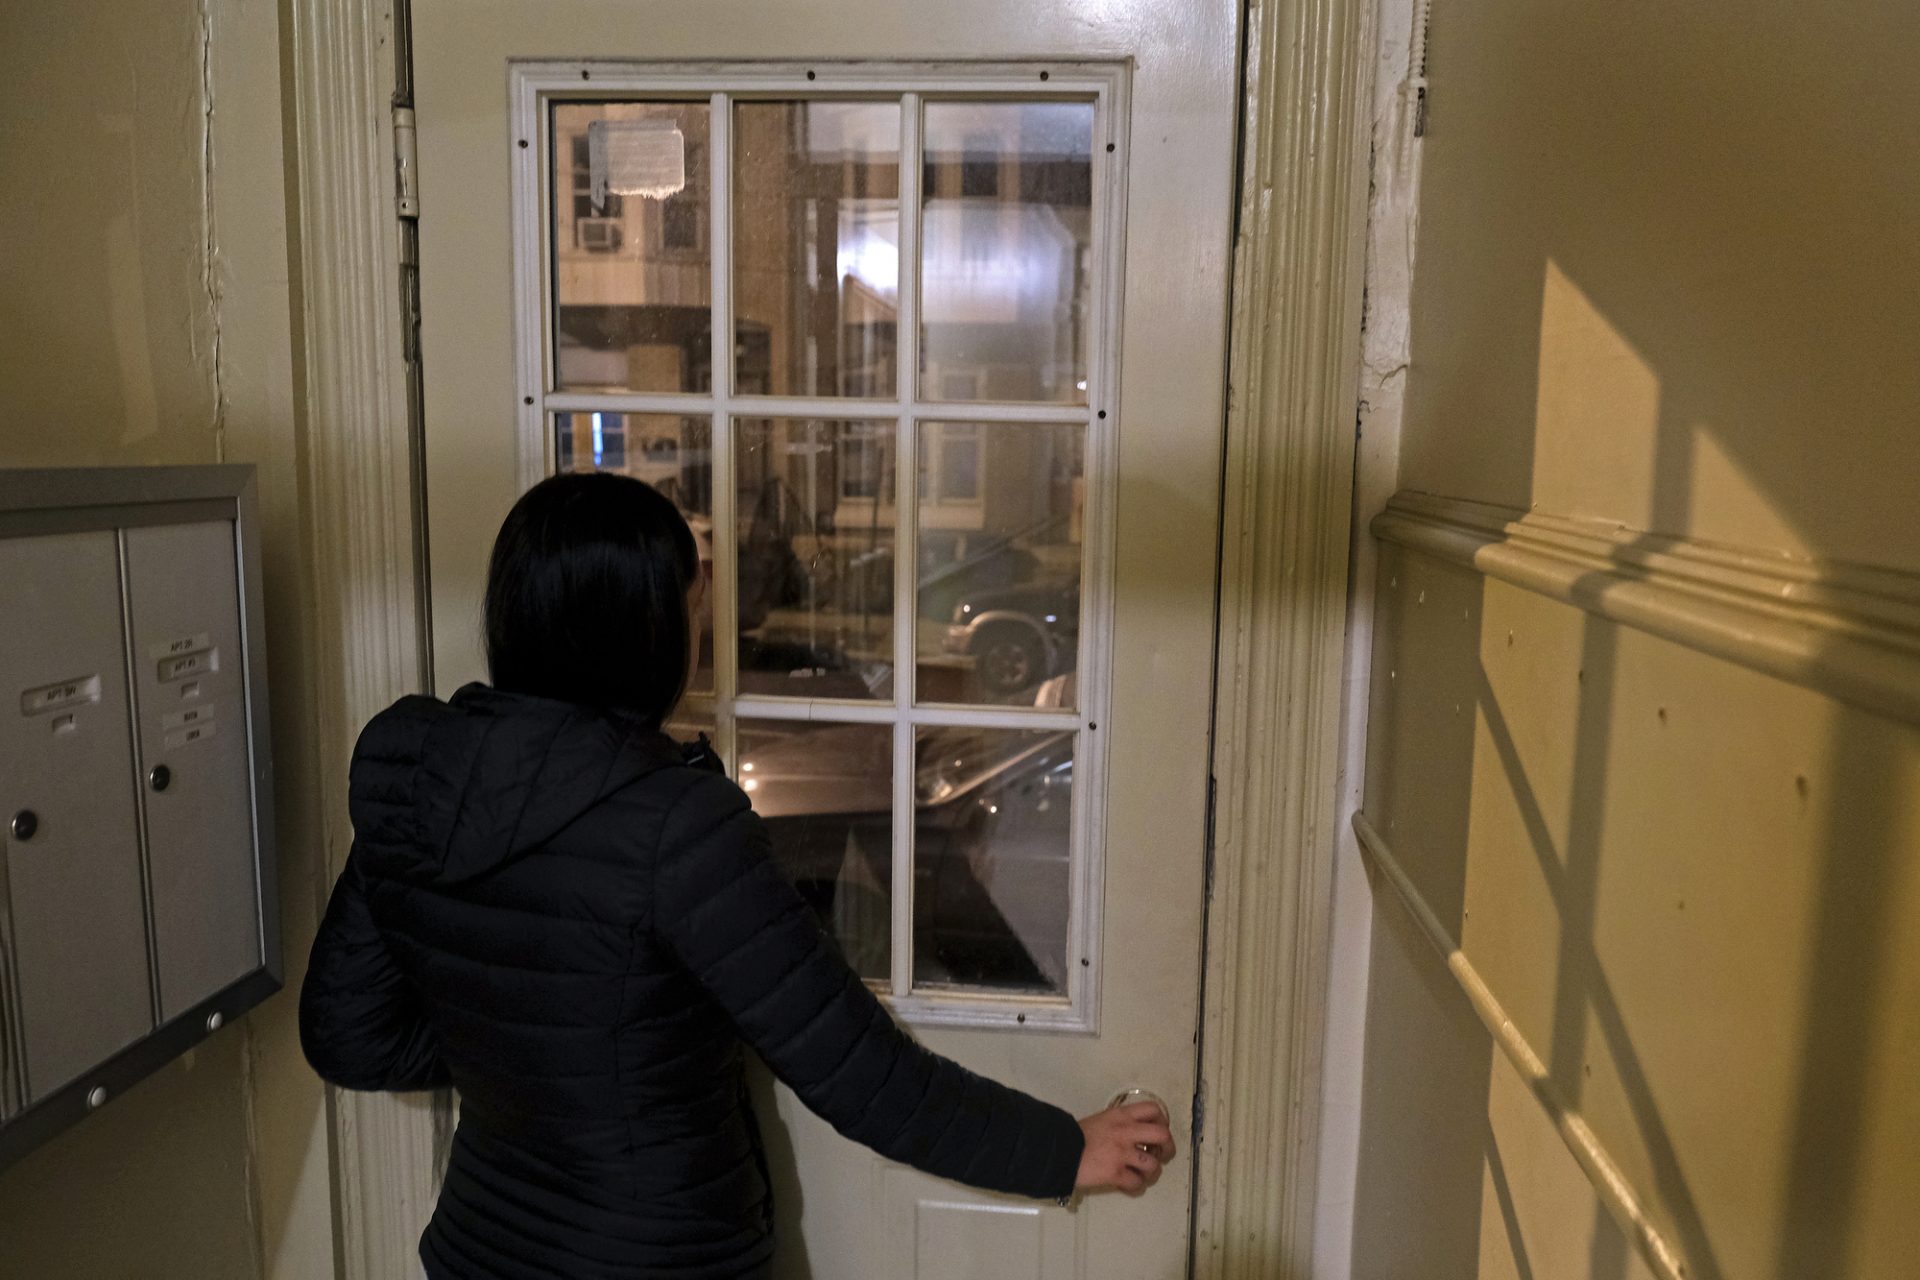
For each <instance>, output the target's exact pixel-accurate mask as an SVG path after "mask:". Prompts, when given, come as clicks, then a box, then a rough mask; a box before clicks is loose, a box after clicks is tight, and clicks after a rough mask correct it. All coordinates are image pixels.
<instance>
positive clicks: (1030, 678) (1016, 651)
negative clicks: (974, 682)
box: [973, 625, 1047, 697]
mask: <svg viewBox="0 0 1920 1280" xmlns="http://www.w3.org/2000/svg"><path fill="white" fill-rule="evenodd" d="M1046 662H1047V657H1046V653H1045V651H1044V650H1043V649H1041V647H1040V640H1039V638H1038V637H1037V636H1035V635H1033V634H1032V633H1031V632H1029V631H1027V630H1026V629H1025V628H1022V627H1016V626H1007V625H1002V626H996V627H989V628H987V629H986V631H984V632H983V633H982V634H981V636H980V638H979V639H978V640H976V641H975V642H974V645H973V663H974V675H975V676H976V677H977V678H978V679H979V681H980V686H981V688H983V689H985V690H986V691H987V692H988V693H989V694H992V695H993V696H995V697H1006V696H1008V695H1010V694H1015V693H1020V692H1023V691H1025V690H1027V689H1031V688H1032V687H1033V686H1034V685H1036V684H1038V683H1040V680H1041V678H1042V677H1043V676H1044V675H1045V674H1046Z"/></svg>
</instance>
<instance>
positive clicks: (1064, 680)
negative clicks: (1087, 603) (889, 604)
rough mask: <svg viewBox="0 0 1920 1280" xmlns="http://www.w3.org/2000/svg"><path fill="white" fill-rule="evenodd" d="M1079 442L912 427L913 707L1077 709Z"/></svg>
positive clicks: (966, 426) (1070, 437)
mask: <svg viewBox="0 0 1920 1280" xmlns="http://www.w3.org/2000/svg"><path fill="white" fill-rule="evenodd" d="M1085 439H1086V432H1085V428H1083V427H1079V426H1073V425H1059V426H1038V425H1029V424H1026V423H982V424H974V423H950V422H924V423H921V424H920V453H919V461H920V495H921V501H920V512H919V519H920V534H919V560H920V571H919V584H920V585H919V595H920V599H919V605H918V608H917V610H916V612H917V613H918V636H917V641H916V643H917V653H918V657H919V673H918V681H919V683H918V686H917V687H916V689H915V691H914V696H915V697H917V698H918V699H919V700H920V701H922V702H963V703H993V704H1002V705H1020V706H1044V707H1054V708H1063V707H1072V706H1074V705H1075V690H1074V675H1075V672H1076V670H1077V668H1078V667H1079V659H1080V608H1081V604H1080V579H1081V566H1082V560H1083V546H1082V525H1083V524H1084V506H1085V502H1086V448H1085Z"/></svg>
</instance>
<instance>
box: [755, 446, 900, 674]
mask: <svg viewBox="0 0 1920 1280" xmlns="http://www.w3.org/2000/svg"><path fill="white" fill-rule="evenodd" d="M895 430H896V428H895V426H894V424H893V423H892V422H891V421H887V422H842V421H825V420H821V419H816V418H759V419H752V418H747V419H741V420H740V421H739V422H738V424H737V427H736V433H737V444H736V450H735V452H736V455H737V458H736V469H737V476H738V480H739V498H738V503H737V507H736V513H735V514H736V519H737V522H738V525H737V527H738V537H739V592H740V595H739V603H740V615H739V616H740V692H741V693H742V694H743V695H746V696H749V697H751V696H754V695H773V696H792V697H806V698H859V699H863V700H865V699H889V698H891V697H893V594H894V593H893V549H894V521H895V519H896V516H895V503H894V435H895Z"/></svg>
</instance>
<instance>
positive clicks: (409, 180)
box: [393, 106, 420, 218]
mask: <svg viewBox="0 0 1920 1280" xmlns="http://www.w3.org/2000/svg"><path fill="white" fill-rule="evenodd" d="M393 189H394V206H395V211H396V212H397V213H398V214H399V215H400V216H401V217H402V218H418V217H419V216H420V149H419V146H418V144H417V143H416V142H415V140H414V136H413V108H412V107H401V106H396V107H395V108H394V109H393Z"/></svg>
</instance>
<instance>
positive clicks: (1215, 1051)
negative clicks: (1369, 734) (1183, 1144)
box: [1193, 0, 1375, 1280]
mask: <svg viewBox="0 0 1920 1280" xmlns="http://www.w3.org/2000/svg"><path fill="white" fill-rule="evenodd" d="M1247 22H1248V26H1247V53H1246V57H1247V65H1246V88H1245V97H1244V117H1243V125H1242V130H1243V136H1242V146H1243V159H1242V168H1241V191H1240V227H1239V234H1238V237H1237V244H1236V249H1235V258H1236V260H1235V264H1234V290H1233V316H1232V322H1233V336H1232V351H1231V356H1230V360H1231V368H1230V371H1229V376H1230V386H1229V403H1228V422H1227V442H1226V466H1225V473H1224V476H1225V492H1224V494H1223V507H1222V535H1221V571H1220V572H1221V578H1220V606H1219V608H1220V638H1219V657H1218V662H1219V667H1218V673H1217V676H1216V682H1217V683H1216V687H1215V708H1216V709H1215V724H1214V747H1213V769H1214V783H1215V787H1216V792H1215V807H1214V817H1213V832H1212V839H1213V860H1212V863H1211V867H1212V870H1211V873H1210V884H1209V892H1208V914H1207V941H1206V979H1205V981H1206V990H1205V996H1204V1001H1203V1012H1202V1033H1201V1057H1200V1082H1201V1089H1202V1091H1203V1094H1202V1098H1203V1100H1204V1105H1205V1122H1204V1124H1203V1125H1202V1126H1201V1139H1200V1142H1199V1144H1198V1146H1197V1147H1196V1149H1195V1156H1194V1158H1195V1160H1196V1162H1197V1171H1196V1184H1195V1205H1194V1269H1193V1274H1194V1275H1195V1276H1196V1277H1198V1278H1199V1280H1242V1278H1245V1280H1253V1278H1254V1277H1260V1278H1262V1280H1266V1278H1268V1277H1275V1276H1300V1277H1304V1276H1306V1275H1307V1274H1309V1271H1310V1268H1311V1263H1312V1256H1313V1221H1314V1210H1315V1203H1316V1197H1317V1191H1318V1188H1317V1186H1316V1181H1317V1179H1316V1169H1317V1163H1318V1145H1319V1143H1318V1138H1319V1092H1320V1074H1321V1066H1320V1064H1321V1054H1322V1048H1323V1041H1324V1038H1325V1022H1326V977H1327V947H1328V924H1329V911H1330V906H1331V894H1332V885H1333V866H1334V857H1335V852H1336V849H1337V847H1338V843H1339V838H1340V836H1339V830H1338V824H1339V814H1338V775H1339V770H1340V760H1341V739H1340V731H1341V723H1340V721H1341V711H1342V705H1343V699H1342V672H1343V664H1344V659H1345V629H1346V616H1347V607H1346V606H1347V565H1348V555H1349V543H1350V540H1351V532H1352V518H1353V517H1352V504H1353V469H1354V433H1355V427H1354V424H1355V420H1356V412H1357V395H1358V383H1359V365H1360V316H1361V309H1360V301H1361V283H1362V276H1363V270H1364V267H1365V254H1366V197H1367V179H1368V156H1369V134H1370V127H1371V120H1370V115H1369V108H1370V104H1371V100H1372V72H1373V61H1374V53H1375V49H1374V7H1373V6H1372V5H1371V4H1369V3H1364V2H1363V0H1289V2H1287V3H1281V2H1279V0H1254V3H1252V4H1251V5H1250V6H1249V9H1248V14H1247Z"/></svg>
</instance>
